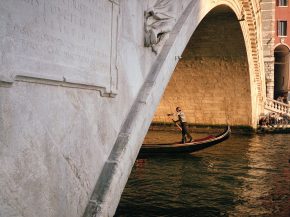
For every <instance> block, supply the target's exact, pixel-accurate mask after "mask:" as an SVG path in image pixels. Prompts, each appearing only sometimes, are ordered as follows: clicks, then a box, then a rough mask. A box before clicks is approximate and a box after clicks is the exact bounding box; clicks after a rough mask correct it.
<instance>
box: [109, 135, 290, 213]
mask: <svg viewBox="0 0 290 217" xmlns="http://www.w3.org/2000/svg"><path fill="white" fill-rule="evenodd" d="M195 136H196V137H197V136H198V135H195ZM179 137H180V135H179V134H175V133H173V132H164V131H161V132H160V131H159V132H150V133H149V136H148V137H147V138H146V140H147V141H146V142H164V140H166V139H167V140H170V141H171V142H172V141H179V140H180V138H179ZM199 137H201V136H199ZM289 159H290V135H254V136H240V135H239V136H237V135H232V136H231V138H230V139H229V140H227V141H225V142H223V143H221V144H218V145H216V146H214V147H211V148H208V149H206V150H203V151H200V152H196V153H193V154H191V155H190V154H184V155H176V156H162V157H161V156H160V157H154V158H148V159H138V160H137V161H136V163H135V166H134V168H133V169H132V173H131V176H130V178H129V180H128V183H127V186H126V188H125V190H124V193H123V195H122V198H121V201H120V204H119V207H118V209H117V212H116V215H115V216H134V217H137V216H146V217H148V216H189V217H191V216H199V217H203V216H207V217H208V216H238V217H240V216H270V217H274V216H275V217H276V216H281V217H289V216H290V209H289V204H290V187H289V186H290V169H289V166H290V164H289V162H288V160H289Z"/></svg>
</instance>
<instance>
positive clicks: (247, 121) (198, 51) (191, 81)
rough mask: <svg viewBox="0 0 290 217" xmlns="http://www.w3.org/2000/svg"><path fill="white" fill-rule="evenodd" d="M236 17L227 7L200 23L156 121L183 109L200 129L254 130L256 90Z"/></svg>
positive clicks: (158, 110) (213, 12)
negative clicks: (253, 91)
mask: <svg viewBox="0 0 290 217" xmlns="http://www.w3.org/2000/svg"><path fill="white" fill-rule="evenodd" d="M239 22H240V21H239V20H238V18H237V16H236V14H235V13H234V12H233V11H232V10H231V9H230V8H229V7H228V6H225V5H221V6H218V7H216V8H214V9H213V10H211V11H210V12H209V13H208V14H207V15H206V17H205V18H204V19H203V20H202V21H201V22H200V24H199V26H198V27H197V29H196V30H195V32H194V33H193V35H192V37H191V38H190V40H189V42H188V44H187V46H186V48H185V50H184V52H183V54H182V59H181V60H180V61H179V62H178V64H177V66H176V69H175V71H174V73H173V75H172V78H171V80H170V82H169V84H168V86H167V88H166V90H165V93H164V95H163V98H162V99H161V102H160V105H159V107H158V109H157V112H156V114H155V117H154V121H156V122H168V121H170V120H169V119H168V118H167V117H166V114H167V113H168V112H172V111H174V110H175V107H176V106H181V107H182V108H183V110H184V111H185V113H186V114H187V121H188V122H189V123H191V124H196V125H226V124H230V125H239V126H241V125H242V126H251V124H252V121H251V120H252V108H251V87H250V84H251V83H250V72H249V64H248V60H247V52H246V47H245V40H244V38H243V33H242V30H241V27H240V23H239Z"/></svg>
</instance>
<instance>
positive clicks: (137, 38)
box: [0, 0, 266, 217]
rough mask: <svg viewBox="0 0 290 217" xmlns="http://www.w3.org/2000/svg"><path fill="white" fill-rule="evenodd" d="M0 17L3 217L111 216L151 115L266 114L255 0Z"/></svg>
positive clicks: (246, 119) (11, 6)
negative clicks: (177, 110)
mask: <svg viewBox="0 0 290 217" xmlns="http://www.w3.org/2000/svg"><path fill="white" fill-rule="evenodd" d="M167 7H168V8H169V9H168V10H166V8H167ZM150 8H151V9H152V10H149V9H150ZM158 10H160V11H159V13H160V14H161V15H160V16H159V17H158V16H157V15H156V14H157V13H158ZM145 11H147V12H148V13H145V17H144V12H145ZM164 11H165V12H166V13H164ZM155 15H156V16H155ZM146 16H148V17H146ZM162 16H163V17H162ZM0 18H1V19H0V38H1V43H0V47H1V49H0V56H1V65H0V165H1V167H0V216H1V217H7V216H11V217H12V216H13V217H14V216H15V217H16V216H17V217H20V216H21V217H39V216H42V217H60V216H63V217H64V216H70V217H80V216H86V217H88V216H113V215H114V212H115V209H116V207H117V205H118V202H119V200H120V197H121V193H122V190H123V188H124V186H125V184H126V181H127V179H128V177H129V175H130V171H131V168H132V166H133V164H134V161H135V159H136V157H137V155H138V151H139V149H140V146H141V144H142V141H143V139H144V137H145V135H146V133H147V130H148V128H149V125H150V123H151V121H152V120H154V121H162V122H164V121H166V119H165V117H164V114H166V113H168V112H171V111H173V110H174V108H175V107H176V106H177V105H179V106H181V107H182V108H183V109H184V110H185V112H186V113H187V116H188V119H189V122H190V123H192V124H205V125H222V124H230V125H236V126H248V127H252V128H255V127H256V123H257V118H258V115H259V114H260V113H261V112H263V110H264V102H265V94H266V90H265V75H264V63H263V53H262V52H263V47H262V30H261V9H260V1H259V0H182V1H173V0H156V1H153V0H143V1H133V0H125V1H121V0H97V1H96V0H86V1H73V0H66V1H57V0H51V1H44V0H13V1H1V2H0ZM147 19H152V20H153V23H154V22H161V23H162V22H168V23H169V25H167V26H162V27H161V30H160V29H159V30H160V32H159V33H158V34H157V33H156V32H154V31H155V30H156V29H154V26H153V30H152V28H151V29H150V27H152V25H155V24H153V23H146V22H147ZM154 19H155V20H154ZM158 19H159V20H158ZM148 22H149V21H148ZM144 23H145V27H148V29H146V31H145V32H144ZM157 29H158V28H157ZM146 37H147V38H146ZM144 38H146V40H145V45H146V46H144ZM163 94H164V95H163ZM162 96H163V97H162ZM155 111H156V113H155ZM154 114H155V115H154Z"/></svg>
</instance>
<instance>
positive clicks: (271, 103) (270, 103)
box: [265, 98, 290, 116]
mask: <svg viewBox="0 0 290 217" xmlns="http://www.w3.org/2000/svg"><path fill="white" fill-rule="evenodd" d="M265 109H266V110H268V111H271V112H277V113H282V114H287V115H288V116H290V106H289V105H288V104H285V103H283V102H279V101H277V100H274V99H270V98H267V99H266V102H265Z"/></svg>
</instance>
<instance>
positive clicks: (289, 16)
mask: <svg viewBox="0 0 290 217" xmlns="http://www.w3.org/2000/svg"><path fill="white" fill-rule="evenodd" d="M289 23H290V7H289V0H277V1H276V6H275V46H274V57H275V63H274V98H275V99H278V98H279V97H281V96H284V97H287V98H288V100H289V98H290V76H289V68H290V67H289V64H290V61H289V56H290V38H289V36H290V30H289Z"/></svg>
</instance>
